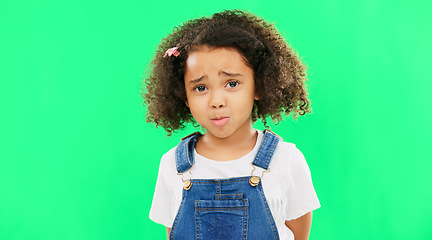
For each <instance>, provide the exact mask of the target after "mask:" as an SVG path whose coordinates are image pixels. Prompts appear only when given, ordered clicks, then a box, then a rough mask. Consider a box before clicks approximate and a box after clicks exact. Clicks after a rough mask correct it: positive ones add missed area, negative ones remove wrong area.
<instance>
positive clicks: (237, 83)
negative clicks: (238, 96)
mask: <svg viewBox="0 0 432 240" xmlns="http://www.w3.org/2000/svg"><path fill="white" fill-rule="evenodd" d="M238 85H239V82H238V81H237V80H234V81H229V82H228V83H227V84H226V85H225V86H226V87H228V88H235V87H237V86H238Z"/></svg>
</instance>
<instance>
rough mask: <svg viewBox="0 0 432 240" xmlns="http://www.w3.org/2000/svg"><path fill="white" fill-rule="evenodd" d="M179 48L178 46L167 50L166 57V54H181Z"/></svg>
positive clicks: (169, 55)
mask: <svg viewBox="0 0 432 240" xmlns="http://www.w3.org/2000/svg"><path fill="white" fill-rule="evenodd" d="M177 49H178V47H172V48H170V49H168V50H166V52H165V55H164V57H166V56H168V57H171V56H172V55H174V56H175V57H177V56H178V55H180V52H179V51H177Z"/></svg>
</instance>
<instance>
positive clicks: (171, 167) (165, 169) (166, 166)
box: [159, 146, 177, 176]
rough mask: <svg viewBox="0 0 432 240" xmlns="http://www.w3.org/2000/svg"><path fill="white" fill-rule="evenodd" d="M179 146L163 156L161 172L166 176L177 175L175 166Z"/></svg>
mask: <svg viewBox="0 0 432 240" xmlns="http://www.w3.org/2000/svg"><path fill="white" fill-rule="evenodd" d="M176 148H177V146H175V147H173V148H171V149H170V150H168V151H167V152H166V153H165V154H164V155H162V158H161V161H160V166H159V172H160V173H161V174H162V175H164V176H173V175H177V170H176V165H175V150H176Z"/></svg>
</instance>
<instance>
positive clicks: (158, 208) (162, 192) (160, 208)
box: [149, 154, 173, 227]
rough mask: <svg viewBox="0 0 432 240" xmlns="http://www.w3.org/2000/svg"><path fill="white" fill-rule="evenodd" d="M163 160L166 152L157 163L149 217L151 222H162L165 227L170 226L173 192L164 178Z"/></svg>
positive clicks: (164, 167)
mask: <svg viewBox="0 0 432 240" xmlns="http://www.w3.org/2000/svg"><path fill="white" fill-rule="evenodd" d="M165 160H166V154H165V155H164V156H163V157H162V159H161V162H160V164H159V173H158V177H157V181H156V188H155V192H154V195H153V201H152V205H151V208H150V214H149V217H150V219H151V220H152V221H153V222H156V223H159V224H162V225H164V226H166V227H171V225H172V216H171V215H172V214H171V206H172V204H173V193H172V192H171V191H170V189H169V188H168V185H167V182H166V178H165V176H164V170H165V169H166V166H165V165H166V164H165V162H166V161H165Z"/></svg>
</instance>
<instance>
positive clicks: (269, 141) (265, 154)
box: [252, 129, 280, 170]
mask: <svg viewBox="0 0 432 240" xmlns="http://www.w3.org/2000/svg"><path fill="white" fill-rule="evenodd" d="M263 133H264V136H263V140H262V142H261V146H260V147H259V149H258V153H257V155H256V156H255V159H254V161H253V162H252V164H253V165H255V166H257V167H260V168H264V169H265V170H268V167H269V165H270V161H271V159H272V157H273V153H274V151H275V150H276V147H277V144H278V143H279V140H280V138H279V136H277V135H276V134H275V133H273V132H272V131H270V130H267V129H266V130H264V131H263Z"/></svg>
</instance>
